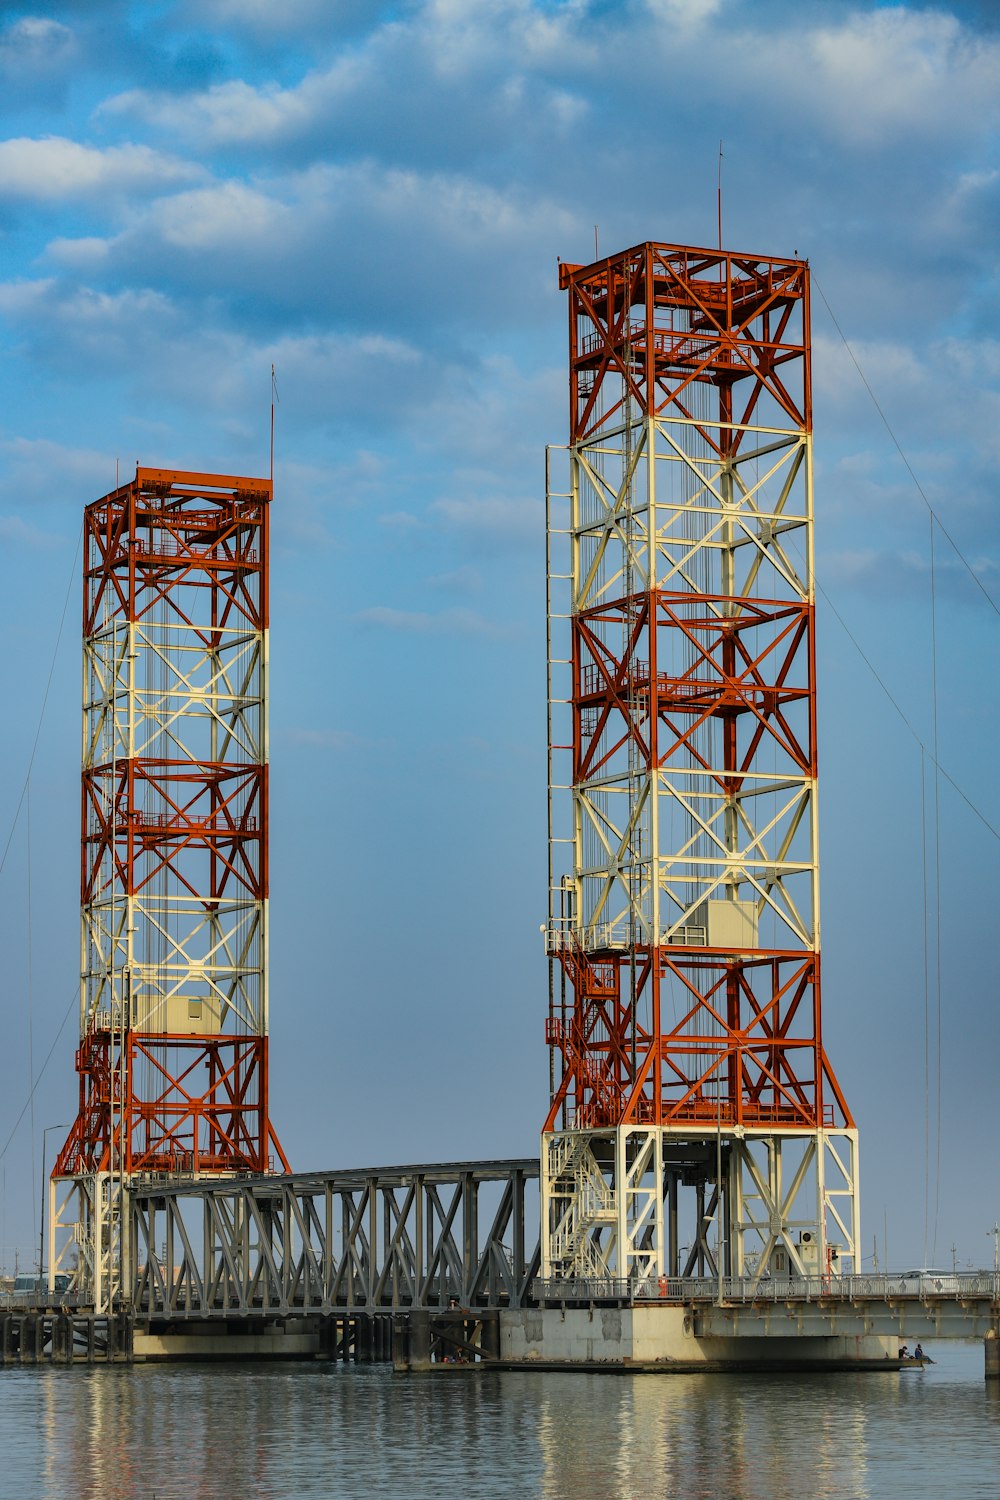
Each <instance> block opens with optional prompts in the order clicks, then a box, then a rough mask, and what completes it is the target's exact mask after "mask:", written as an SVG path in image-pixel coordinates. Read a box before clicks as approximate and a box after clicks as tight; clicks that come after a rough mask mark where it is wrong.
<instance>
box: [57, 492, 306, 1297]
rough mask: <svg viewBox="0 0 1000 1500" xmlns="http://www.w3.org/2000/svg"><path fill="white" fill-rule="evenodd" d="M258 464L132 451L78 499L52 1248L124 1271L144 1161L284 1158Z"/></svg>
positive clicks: (77, 1264) (110, 1290) (206, 1163)
mask: <svg viewBox="0 0 1000 1500" xmlns="http://www.w3.org/2000/svg"><path fill="white" fill-rule="evenodd" d="M270 500H271V485H270V483H269V481H267V480H263V479H243V478H235V477H233V476H230V475H221V474H187V473H175V472H173V471H168V470H162V469H141V468H137V470H136V475H135V479H134V480H133V481H132V482H131V483H130V484H126V485H123V486H122V487H121V488H119V489H117V490H115V491H114V493H113V494H110V495H106V496H104V498H103V499H101V500H97V501H95V502H94V503H93V504H92V505H88V506H87V508H86V510H85V514H84V590H83V594H84V598H83V637H84V650H83V656H84V665H83V695H84V702H83V807H82V892H81V917H82V922H81V976H82V977H81V990H80V1046H79V1050H78V1052H77V1055H76V1068H77V1073H78V1075H79V1090H80V1102H79V1113H78V1115H77V1119H76V1122H75V1124H74V1126H73V1129H72V1131H71V1133H70V1135H69V1137H68V1139H67V1141H66V1144H65V1145H64V1147H63V1149H62V1151H61V1152H60V1155H59V1157H58V1159H57V1162H56V1166H55V1168H54V1170H53V1174H52V1177H53V1180H52V1189H51V1203H52V1212H51V1215H50V1244H49V1265H50V1268H51V1272H50V1274H54V1272H55V1270H56V1269H57V1268H58V1267H63V1268H72V1269H73V1270H74V1271H75V1274H76V1279H77V1283H78V1285H79V1287H80V1288H81V1289H82V1290H84V1291H86V1292H88V1293H91V1294H92V1295H93V1299H94V1303H95V1305H96V1306H97V1307H98V1308H99V1309H103V1308H107V1307H110V1306H111V1305H112V1304H113V1302H114V1299H115V1297H116V1295H117V1294H118V1292H119V1290H120V1285H119V1279H120V1275H121V1268H122V1265H123V1264H124V1263H125V1259H126V1248H127V1246H126V1239H127V1233H128V1228H127V1225H128V1215H127V1190H128V1186H129V1183H130V1182H131V1181H132V1180H133V1179H134V1178H136V1177H138V1176H142V1177H148V1176H150V1175H156V1174H166V1175H169V1176H176V1175H177V1174H191V1175H193V1176H199V1175H203V1174H206V1173H220V1174H227V1173H234V1172H264V1171H267V1170H268V1169H269V1167H270V1166H271V1164H272V1160H273V1156H277V1158H278V1160H279V1161H280V1163H281V1164H282V1166H284V1167H285V1168H286V1169H287V1163H286V1162H285V1158H284V1155H283V1153H282V1151H281V1147H280V1145H279V1144H278V1141H277V1139H276V1137H275V1134H274V1131H273V1129H272V1127H271V1124H270V1120H269V1117H268V1058H267V1030H268V997H267V936H268V933H267V843H268V828H267V758H268V743H267V734H268V730H267V662H268V518H269V517H268V513H269V506H270Z"/></svg>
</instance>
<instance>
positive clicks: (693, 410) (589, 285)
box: [542, 244, 860, 1280]
mask: <svg viewBox="0 0 1000 1500" xmlns="http://www.w3.org/2000/svg"><path fill="white" fill-rule="evenodd" d="M560 285H561V286H562V288H563V289H564V290H566V291H567V292H568V294H569V378H570V441H569V445H568V449H566V450H559V451H558V452H557V451H556V450H550V455H549V478H548V485H547V490H548V537H549V566H548V577H549V610H548V614H549V650H548V657H549V729H550V733H549V745H550V752H549V769H550V774H549V786H550V792H549V810H550V811H549V826H550V844H549V847H550V882H549V883H550V912H549V924H548V949H549V953H550V974H551V998H550V1015H549V1021H548V1036H547V1039H548V1042H549V1044H550V1046H551V1048H552V1057H553V1068H552V1101H551V1109H550V1111H549V1115H548V1119H547V1120H546V1122H545V1127H544V1132H543V1137H542V1193H543V1214H542V1219H543V1274H545V1275H546V1276H555V1277H570V1278H577V1277H590V1276H606V1275H614V1276H617V1277H629V1278H633V1279H635V1278H638V1279H640V1280H644V1279H649V1278H651V1277H659V1276H663V1275H678V1274H680V1275H686V1274H693V1273H700V1274H704V1273H711V1274H713V1275H714V1274H718V1275H722V1274H724V1273H725V1274H730V1275H734V1276H742V1275H749V1276H751V1277H752V1276H754V1275H760V1274H763V1273H764V1271H765V1270H768V1269H777V1270H781V1269H786V1268H787V1269H788V1270H791V1271H795V1272H800V1273H803V1272H805V1273H807V1272H812V1273H814V1274H815V1273H817V1272H818V1273H819V1274H830V1273H831V1272H833V1271H834V1270H835V1269H836V1268H837V1267H838V1266H839V1267H841V1268H844V1269H847V1268H848V1267H853V1268H855V1269H856V1268H857V1266H858V1255H859V1246H860V1240H859V1224H858V1185H857V1131H856V1129H855V1128H854V1122H853V1120H852V1118H851V1115H850V1112H849V1110H848V1108H847V1104H846V1102H845V1100H844V1097H843V1094H842V1092H841V1090H840V1088H839V1086H838V1084H837V1081H836V1079H835V1077H834V1074H833V1072H832V1070H831V1068H830V1065H829V1063H828V1061H827V1058H826V1054H825V1051H824V1048H823V1030H822V1022H821V1010H820V933H819V899H818V898H819V889H818V857H817V808H816V770H817V768H816V700H815V682H814V676H815V652H814V638H813V614H814V593H813V564H812V548H813V537H812V531H813V526H812V521H813V495H812V454H811V431H812V416H811V400H810V333H809V272H808V268H807V265H806V263H805V262H803V261H799V260H776V259H770V258H768V257H764V256H755V255H736V254H732V253H729V252H722V251H713V250H697V249H691V248H686V247H683V246H676V245H661V244H645V245H640V246H638V247H636V248H635V249H632V250H628V251H626V252H625V253H624V254H621V255H615V256H611V257H609V258H608V259H607V260H601V261H598V262H596V263H595V264H593V265H589V266H573V265H563V266H562V267H561V271H560ZM559 453H565V465H564V463H563V460H562V459H561V458H560V457H559ZM563 475H564V476H565V477H564V479H563V477H562V476H563Z"/></svg>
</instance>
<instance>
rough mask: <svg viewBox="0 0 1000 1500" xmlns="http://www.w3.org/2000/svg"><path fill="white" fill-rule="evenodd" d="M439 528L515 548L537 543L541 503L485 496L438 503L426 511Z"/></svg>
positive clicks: (541, 516)
mask: <svg viewBox="0 0 1000 1500" xmlns="http://www.w3.org/2000/svg"><path fill="white" fill-rule="evenodd" d="M429 509H430V513H431V515H433V516H436V517H437V518H438V519H439V520H440V522H441V524H442V525H444V526H446V527H448V528H450V529H452V530H455V531H459V532H462V533H464V534H466V535H467V536H471V537H473V538H478V539H480V540H484V541H487V542H489V543H490V544H497V543H499V544H501V545H510V546H519V545H521V544H523V543H524V542H526V541H528V540H529V539H530V540H531V541H537V540H538V537H539V534H540V527H541V526H543V525H544V516H545V513H544V510H543V507H542V501H541V499H536V500H524V499H508V498H507V497H506V496H500V495H487V496H484V497H480V498H476V499H461V500H459V499H440V500H435V501H433V502H432V504H431V505H430V507H429Z"/></svg>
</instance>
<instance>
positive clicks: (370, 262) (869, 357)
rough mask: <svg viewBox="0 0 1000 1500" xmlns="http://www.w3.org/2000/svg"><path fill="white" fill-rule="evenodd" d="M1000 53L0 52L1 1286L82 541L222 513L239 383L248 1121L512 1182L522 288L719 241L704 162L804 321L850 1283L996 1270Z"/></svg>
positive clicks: (528, 44) (194, 1) (830, 973)
mask: <svg viewBox="0 0 1000 1500" xmlns="http://www.w3.org/2000/svg"><path fill="white" fill-rule="evenodd" d="M995 17H996V9H995V7H994V6H993V5H992V4H989V3H985V0H984V3H983V4H981V5H974V4H964V5H959V4H951V5H940V6H931V5H926V6H924V5H917V4H901V5H900V4H897V5H879V4H874V3H868V4H864V3H862V4H847V3H844V4H841V3H839V0H825V3H808V0H805V3H803V0H618V3H613V0H426V3H421V0H413V3H405V0H400V3H378V0H283V3H282V4H280V5H275V4H273V3H271V0H158V3H157V4H149V3H131V4H130V3H127V0H121V3H115V0H75V3H74V0H64V3H52V4H49V5H44V4H40V5H39V7H38V8H37V9H24V8H22V7H20V6H10V5H5V6H2V7H0V86H2V95H0V97H2V100H3V104H2V123H0V131H2V139H0V236H2V246H3V262H2V269H0V278H2V279H0V329H2V340H3V343H2V348H3V372H4V379H3V404H2V407H0V543H2V552H0V558H2V564H0V565H2V568H3V589H2V592H0V622H2V629H3V638H4V640H5V642H6V650H5V652H4V656H3V683H4V696H5V705H6V706H5V713H4V724H5V732H4V735H3V738H2V742H0V772H2V777H3V781H2V787H0V844H2V843H6V842H7V841H8V834H9V835H10V838H9V847H8V852H7V856H6V860H5V864H4V867H3V871H2V873H0V924H2V925H0V932H2V935H3V941H4V944H5V963H4V967H5V991H4V1014H5V1017H6V1021H7V1027H6V1036H5V1042H4V1046H3V1049H2V1053H0V1146H2V1145H3V1143H4V1142H6V1141H8V1140H10V1145H9V1148H8V1149H7V1151H6V1154H5V1155H4V1156H3V1159H2V1163H0V1174H2V1213H0V1244H2V1251H0V1260H4V1261H6V1263H7V1264H8V1265H9V1264H10V1263H11V1261H12V1258H13V1251H14V1247H19V1249H20V1254H21V1256H22V1258H24V1257H27V1256H28V1255H30V1254H31V1246H32V1245H33V1243H35V1236H34V1232H33V1229H32V1223H33V1215H35V1214H37V1198H38V1189H37V1186H36V1187H34V1188H33V1186H32V1183H33V1181H34V1182H35V1183H36V1184H37V1179H38V1176H39V1173H40V1168H41V1161H40V1157H41V1149H42V1131H43V1129H44V1128H45V1127H47V1126H51V1125H56V1124H61V1123H63V1122H68V1121H69V1120H70V1119H71V1118H72V1115H73V1111H74V1099H75V1080H74V1074H73V1050H74V1045H75V1030H76V1013H75V999H76V985H77V981H76V974H77V967H78V901H79V894H78V880H79V874H78V855H77V850H78V847H79V846H78V842H77V840H78V837H79V824H78V819H79V796H78V779H77V778H78V766H79V739H80V735H79V584H78V580H77V574H78V570H79V564H78V560H77V558H76V556H75V549H76V546H77V540H78V536H79V530H80V517H81V508H82V506H83V505H84V504H85V503H86V502H87V501H89V500H92V499H95V498H97V497H98V496H100V495H102V494H104V493H105V492H106V491H108V490H109V489H111V488H112V487H113V485H114V482H115V473H116V466H119V467H120V470H121V472H122V473H123V474H128V473H130V472H132V470H133V468H134V464H135V462H136V460H138V461H140V462H141V463H143V464H149V465H157V464H164V465H168V466H172V467H179V468H190V469H211V470H220V471H228V472H237V473H266V472H267V464H268V429H269V400H270V369H271V364H272V362H273V363H274V365H275V366H276V370H277V389H278V394H279V398H280V400H279V405H278V408H277V448H276V460H275V478H276V499H275V506H274V514H273V526H274V532H273V535H274V548H275V552H274V582H273V601H272V603H273V610H272V627H273V628H272V670H273V676H272V686H273V698H272V767H273V770H272V775H273V780H272V827H273V833H272V928H271V930H272V1023H271V1030H272V1038H273V1043H272V1046H273V1084H272V1092H273V1113H274V1119H275V1122H276V1124H277V1127H278V1129H279V1132H280V1133H281V1135H282V1138H283V1141H284V1145H285V1148H286V1150H287V1152H288V1154H289V1156H290V1158H291V1159H292V1162H293V1165H295V1166H297V1167H301V1168H313V1167H320V1166H339V1165H343V1166H347V1165H357V1164H377V1163H389V1162H394V1161H399V1160H421V1159H422V1160H441V1159H451V1158H455V1157H472V1156H479V1155H482V1156H500V1155H514V1154H522V1153H524V1154H528V1153H531V1152H533V1151H534V1150H535V1149H536V1148H537V1130H538V1127H539V1125H540V1122H541V1120H542V1118H543V1116H544V1113H545V1107H546V1102H547V1094H546V1090H547V1055H546V1051H545V1047H544V1043H543V1025H544V1013H545V1006H546V993H547V986H546V975H545V961H544V957H543V953H542V950H541V946H540V938H539V933H538V928H539V924H540V922H542V921H543V919H544V916H545V847H544V837H545V804H544V795H545V754H544V737H545V703H544V696H545V675H544V579H543V560H544V547H543V497H542V489H543V477H542V476H543V454H544V447H545V444H546V443H547V442H555V443H558V442H561V441H563V440H564V438H565V432H566V411H567V398H566V382H565V358H566V349H565V306H564V300H563V297H562V295H561V294H560V293H559V291H558V288H557V275H556V264H557V259H558V258H559V257H562V258H563V259H566V260H577V261H585V260H589V259H591V258H592V256H593V246H594V238H595V226H596V233H597V235H598V239H599V244H600V247H601V249H602V251H604V252H609V251H612V250H615V249H620V248H624V247H625V246H628V245H631V244H633V243H636V242H637V241H640V240H644V239H658V240H667V241H673V242H685V243H693V244H704V243H708V244H711V243H713V242H714V240H715V235H716V181H717V171H718V165H719V145H720V141H722V142H723V184H724V237H725V240H726V242H727V243H728V244H729V245H730V246H732V247H733V248H736V249H743V250H753V251H760V252H763V253H771V254H775V255H782V254H788V253H798V254H800V255H805V256H808V257H809V259H810V261H811V263H812V267H813V271H814V274H815V277H816V281H817V283H818V287H819V294H817V295H815V296H814V308H815V312H814V335H815V343H814V348H815V379H816V472H817V543H818V559H819V561H818V574H819V582H820V585H821V588H822V590H823V598H822V600H821V621H820V627H819V641H820V663H819V686H820V720H821V788H822V790H821V809H822V814H821V816H822V868H823V919H824V978H825V991H824V1003H825V1030H826V1038H827V1045H828V1049H829V1051H830V1053H831V1055H832V1058H833V1061H834V1064H835V1066H836V1068H837V1070H838V1072H839V1074H840V1077H841V1080H842V1082H843V1084H844V1087H845V1090H846V1092H847V1095H848V1098H849V1099H850V1101H851V1103H852V1105H853V1107H854V1110H855V1113H856V1114H857V1116H858V1118H859V1121H860V1124H861V1129H862V1176H863V1184H864V1196H863V1227H864V1233H865V1242H866V1253H871V1248H872V1241H873V1239H874V1237H875V1236H877V1237H878V1241H879V1247H880V1257H881V1258H882V1259H883V1263H884V1256H885V1244H884V1239H885V1235H886V1232H887V1234H888V1253H889V1259H890V1260H891V1261H893V1262H894V1263H896V1264H900V1263H901V1262H903V1261H907V1262H911V1263H919V1262H920V1261H923V1260H924V1259H925V1257H927V1258H928V1259H929V1258H931V1257H933V1259H934V1260H936V1262H938V1263H944V1264H950V1263H951V1254H952V1251H951V1246H952V1245H953V1244H954V1245H955V1247H956V1250H955V1254H956V1256H957V1257H958V1260H959V1263H960V1264H961V1265H964V1264H965V1263H966V1262H967V1261H972V1262H974V1263H976V1264H979V1263H981V1262H983V1261H984V1260H985V1261H987V1262H989V1261H991V1260H992V1253H993V1247H992V1243H991V1241H990V1240H989V1239H988V1237H987V1232H988V1230H989V1229H990V1227H991V1226H992V1224H993V1223H994V1219H995V1217H996V1216H997V1215H1000V1181H998V1173H997V1169H996V1165H995V1151H994V1150H993V1148H992V1141H993V1138H994V1134H995V1122H994V1120H993V1118H992V1110H993V1108H994V1101H995V1098H996V1080H995V1067H996V1058H997V1042H998V1040H1000V1021H998V994H997V982H996V978H995V975H994V973H993V968H992V962H989V963H988V962H987V958H988V955H989V951H991V950H990V949H989V945H988V944H987V943H986V938H987V937H988V936H990V934H991V933H993V932H994V931H995V929H996V923H997V918H996V910H995V908H996V891H997V887H998V879H997V877H998V847H997V834H996V832H995V831H994V830H997V829H1000V802H998V797H997V790H996V777H995V775H994V774H993V772H994V761H995V754H994V751H993V745H994V743H995V741H996V738H997V735H998V733H1000V722H998V717H1000V716H998V711H997V702H996V681H997V657H998V652H1000V619H998V603H997V601H998V600H1000V525H998V508H997V484H996V470H997V460H998V458H1000V436H998V434H1000V422H998V416H1000V399H998V391H1000V300H998V287H1000V283H998V277H997V264H996V243H997V228H998V205H1000V175H998V152H997V143H998V125H1000V28H998V25H997V21H996V19H995ZM838 325H839V330H840V331H838ZM841 332H842V334H843V338H842V336H841ZM845 340H846V341H847V343H845ZM847 344H849V346H850V348H849V349H848V347H847ZM855 361H856V362H857V364H855ZM857 365H859V366H860V368H861V370H862V371H863V374H864V380H866V381H867V383H868V386H869V387H870V390H871V394H870V393H869V391H868V390H866V387H865V384H864V382H863V380H862V378H861V375H860V374H859V371H858V368H857ZM873 396H874V398H875V399H874V400H873ZM875 401H877V403H878V406H876V404H875ZM879 407H880V408H881V412H882V414H884V419H885V420H884V421H883V416H882V415H880V413H879ZM886 424H887V425H886ZM887 426H888V428H889V429H891V432H892V434H893V436H890V432H889V431H888V430H887ZM897 443H898V445H899V448H901V449H902V452H903V454H904V455H905V460H906V462H905V463H904V461H903V458H901V456H900V452H899V451H898V449H897V446H896V444H897ZM907 465H908V466H909V471H912V472H908V468H907ZM914 476H915V477H914ZM918 486H919V487H918ZM921 491H922V493H921ZM932 510H933V513H934V514H935V515H936V517H937V521H936V522H934V523H933V524H932V521H931V511H932ZM949 538H950V539H951V540H949ZM952 541H953V542H954V543H955V544H957V548H958V551H956V550H955V547H953V546H952ZM932 564H933V565H932ZM932 584H933V595H934V608H933V611H932ZM67 601H68V603H67ZM64 604H65V606H66V614H65V623H64V624H63V626H62V631H61V634H60V618H61V615H62V612H63V609H64ZM935 666H936V671H935ZM50 673H51V688H50V691H49V694H48V702H47V708H46V711H45V715H44V719H43V721H42V727H41V732H40V734H39V735H38V746H37V752H36V754H35V758H34V762H33V768H32V774H31V786H30V798H27V799H25V800H24V801H22V802H21V804H20V812H19V813H18V806H19V798H20V797H21V793H22V788H23V787H24V784H25V777H26V775H27V771H28V767H29V764H31V755H32V746H33V743H34V741H35V737H36V732H37V731H38V726H39V715H40V711H41V707H42V703H43V699H44V696H45V693H46V684H47V682H48V681H49V680H50ZM935 678H936V685H937V691H936V694H935V692H934V683H935ZM935 743H936V745H937V759H938V762H939V764H940V766H941V767H942V768H943V772H944V773H945V774H943V775H938V776H936V775H935V771H934V761H933V756H934V747H935ZM29 804H30V806H29ZM29 813H30V816H29ZM29 830H30V836H29ZM29 876H30V879H29ZM938 892H940V901H938ZM29 933H30V942H29ZM67 1015H68V1020H67V1019H66V1017H67ZM939 1019H940V1037H941V1046H940V1050H939V1048H938V1031H939V1024H938V1023H939ZM64 1022H65V1024H63V1023H64ZM60 1026H63V1029H62V1031H61V1033H60V1031H59V1028H60ZM53 1044H54V1046H53ZM50 1049H53V1050H51V1057H50V1060H49V1061H48V1063H47V1065H46V1067H45V1070H44V1073H43V1074H42V1078H41V1082H40V1083H39V1085H38V1089H37V1092H36V1096H35V1100H34V1108H33V1111H32V1110H29V1111H28V1112H27V1113H26V1114H25V1115H24V1119H23V1122H22V1123H21V1125H20V1126H18V1127H17V1128H16V1129H15V1125H16V1121H17V1118H18V1115H19V1113H20V1111H21V1110H22V1107H23V1106H24V1104H25V1101H26V1099H27V1096H28V1080H29V1078H30V1076H31V1075H32V1072H34V1074H35V1075H37V1074H38V1073H39V1071H40V1070H41V1068H42V1064H43V1063H44V1062H45V1059H46V1057H47V1056H48V1055H49V1053H50ZM939 1063H940V1065H939ZM939 1082H940V1109H939V1108H938V1103H939ZM32 1116H33V1135H32ZM939 1118H940V1131H939V1129H938V1120H939ZM12 1132H13V1134H11V1133H12ZM56 1135H58V1132H53V1134H52V1135H50V1137H49V1151H50V1158H49V1160H50V1164H51V1151H52V1149H53V1148H54V1146H55V1137H56ZM939 1155H940V1171H939V1170H938V1160H939Z"/></svg>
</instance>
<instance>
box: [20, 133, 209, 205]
mask: <svg viewBox="0 0 1000 1500" xmlns="http://www.w3.org/2000/svg"><path fill="white" fill-rule="evenodd" d="M205 175H207V174H206V172H205V170H204V168H202V167H200V166H197V165H196V164H195V163H192V162H188V161H182V160H180V159H179V158H178V157H175V156H165V155H164V154H163V153H162V152H159V151H154V150H153V149H152V148H151V147H149V146H135V145H127V146H105V147H97V146H86V145H82V144H81V143H80V142H79V141H72V140H68V139H67V138H66V137H65V136H55V135H50V136H43V137H41V138H40V139H31V138H29V137H26V136H20V137H17V138H15V139H11V140H6V141H0V196H2V197H5V198H8V199H10V198H13V199H30V200H34V201H36V202H46V201H52V202H57V203H61V202H65V200H66V199H69V198H88V197H90V196H91V195H93V194H112V195H118V194H129V195H131V194H135V193H150V194H152V193H157V192H160V191H162V190H163V189H164V188H169V187H172V186H176V185H178V184H181V183H188V182H191V181H192V180H193V179H195V178H198V177H204V176H205Z"/></svg>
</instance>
